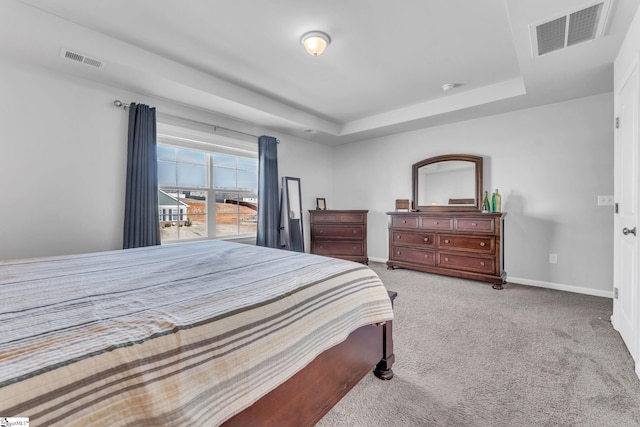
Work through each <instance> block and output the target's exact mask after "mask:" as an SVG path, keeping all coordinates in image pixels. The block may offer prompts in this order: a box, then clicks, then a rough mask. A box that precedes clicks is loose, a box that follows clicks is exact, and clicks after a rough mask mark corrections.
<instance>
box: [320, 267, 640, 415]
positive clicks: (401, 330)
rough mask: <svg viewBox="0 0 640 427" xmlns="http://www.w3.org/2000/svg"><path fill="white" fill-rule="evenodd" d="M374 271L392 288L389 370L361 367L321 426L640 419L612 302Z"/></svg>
mask: <svg viewBox="0 0 640 427" xmlns="http://www.w3.org/2000/svg"><path fill="white" fill-rule="evenodd" d="M371 268H372V269H373V270H374V271H376V272H377V273H378V275H379V276H380V277H381V278H382V280H383V282H384V283H385V285H386V287H387V289H390V290H394V291H396V292H398V298H397V299H396V302H395V321H394V353H395V355H396V363H395V365H394V366H393V371H394V374H395V377H394V378H393V379H392V380H391V381H381V380H378V379H377V378H375V377H374V376H373V375H367V376H366V377H365V378H364V379H363V380H362V381H361V382H360V383H359V384H357V385H356V387H354V388H353V390H351V391H350V392H349V393H348V394H347V395H346V396H345V397H344V399H342V400H341V401H340V402H339V403H338V405H336V406H335V407H334V408H333V409H332V410H331V411H330V412H329V413H328V414H327V415H326V416H325V417H324V418H323V419H322V420H321V421H320V422H319V423H318V426H319V427H336V426H366V427H377V426H380V427H382V426H384V427H390V426H472V427H473V426H481V427H484V426H491V427H499V426H509V427H517V426H580V427H583V426H598V427H603V426H615V427H618V426H620V427H627V426H640V380H639V379H638V377H637V376H636V374H635V372H634V365H633V360H632V358H631V356H630V355H629V353H628V351H627V349H626V347H625V346H624V344H623V342H622V339H621V338H620V335H619V334H618V332H616V331H615V330H614V329H613V328H612V326H611V322H610V317H611V314H612V301H611V300H610V299H608V298H601V297H594V296H588V295H581V294H574V293H569V292H562V291H555V290H549V289H542V288H535V287H529V286H522V285H516V284H507V285H505V288H504V290H502V291H496V290H493V289H491V285H489V284H484V283H478V282H472V281H467V280H461V279H456V278H449V277H444V276H438V275H432V274H427V273H420V272H415V271H410V270H386V266H385V265H384V264H381V263H371Z"/></svg>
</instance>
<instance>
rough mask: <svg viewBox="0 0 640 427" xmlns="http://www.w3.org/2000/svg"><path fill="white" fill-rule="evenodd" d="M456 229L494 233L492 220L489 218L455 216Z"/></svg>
mask: <svg viewBox="0 0 640 427" xmlns="http://www.w3.org/2000/svg"><path fill="white" fill-rule="evenodd" d="M456 231H471V232H474V231H475V232H477V233H495V227H494V221H493V219H491V218H456Z"/></svg>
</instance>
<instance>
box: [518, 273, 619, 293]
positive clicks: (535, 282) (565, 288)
mask: <svg viewBox="0 0 640 427" xmlns="http://www.w3.org/2000/svg"><path fill="white" fill-rule="evenodd" d="M507 282H508V283H514V284H518V285H527V286H535V287H538V288H547V289H555V290H557V291H566V292H574V293H576V294H585V295H593V296H596V297H604V298H611V299H613V291H601V290H598V289H591V288H583V287H580V286H573V285H563V284H561V283H551V282H542V281H539V280H530V279H521V278H519V277H508V276H507ZM612 287H613V286H612Z"/></svg>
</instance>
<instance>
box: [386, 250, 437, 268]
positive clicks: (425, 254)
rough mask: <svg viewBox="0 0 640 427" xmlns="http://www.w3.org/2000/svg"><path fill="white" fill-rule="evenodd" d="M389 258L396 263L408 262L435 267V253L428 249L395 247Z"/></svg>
mask: <svg viewBox="0 0 640 427" xmlns="http://www.w3.org/2000/svg"><path fill="white" fill-rule="evenodd" d="M389 257H390V258H391V259H392V260H394V261H406V262H412V263H416V264H421V265H435V264H436V257H435V251H430V250H428V249H418V248H408V247H400V246H394V247H392V248H391V253H390V254H389Z"/></svg>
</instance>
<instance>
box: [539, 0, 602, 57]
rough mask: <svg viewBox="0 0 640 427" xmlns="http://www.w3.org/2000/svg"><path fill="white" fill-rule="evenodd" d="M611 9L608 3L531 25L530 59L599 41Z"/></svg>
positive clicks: (600, 3) (597, 4)
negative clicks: (583, 43) (531, 54)
mask: <svg viewBox="0 0 640 427" xmlns="http://www.w3.org/2000/svg"><path fill="white" fill-rule="evenodd" d="M610 5H611V0H604V1H600V2H598V3H595V4H591V5H590V6H588V7H585V8H583V9H580V10H576V11H571V12H568V13H565V14H563V15H562V16H558V17H556V18H553V19H547V20H545V21H544V22H541V23H538V24H535V25H532V26H531V41H532V44H533V49H532V50H533V55H534V56H542V55H545V54H547V53H550V52H555V51H557V50H561V49H565V48H567V47H569V46H573V45H576V44H579V43H582V42H586V41H590V40H595V39H597V38H600V37H602V35H603V33H604V28H605V24H606V21H607V16H608V14H609V7H610Z"/></svg>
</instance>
